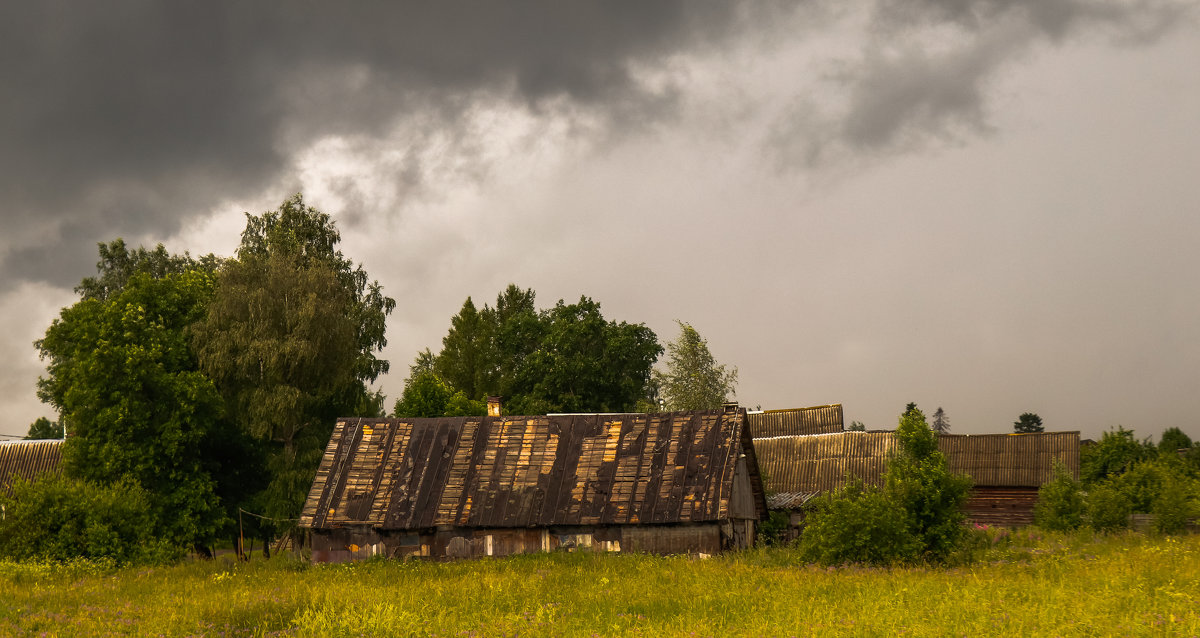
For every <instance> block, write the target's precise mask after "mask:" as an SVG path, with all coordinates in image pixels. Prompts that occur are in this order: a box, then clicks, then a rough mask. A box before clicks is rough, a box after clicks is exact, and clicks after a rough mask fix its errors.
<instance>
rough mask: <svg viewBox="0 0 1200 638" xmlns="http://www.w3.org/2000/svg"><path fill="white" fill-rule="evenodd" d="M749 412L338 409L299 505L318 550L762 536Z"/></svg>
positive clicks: (536, 546)
mask: <svg viewBox="0 0 1200 638" xmlns="http://www.w3.org/2000/svg"><path fill="white" fill-rule="evenodd" d="M766 511H767V510H766V501H765V499H764V496H763V489H762V482H761V479H760V477H759V473H758V464H757V462H756V460H755V456H754V448H753V446H752V445H751V443H750V433H749V430H748V429H747V427H746V411H745V410H744V409H740V408H737V407H736V406H729V407H727V408H725V409H723V410H713V411H702V412H675V413H667V414H577V415H569V414H568V415H549V416H486V417H453V418H449V417H448V418H433V419H413V418H392V419H360V418H353V419H341V420H339V421H338V422H337V424H336V427H335V429H334V432H333V436H332V438H331V439H330V441H329V446H328V447H327V449H326V451H325V456H324V458H323V459H322V460H321V465H320V468H319V470H318V472H317V476H316V480H315V481H314V483H313V487H312V490H311V492H310V493H309V496H308V500H307V502H306V503H305V506H304V510H303V512H302V514H301V518H300V525H301V526H302V527H304V528H307V529H308V530H310V535H311V543H312V557H313V560H314V561H317V562H325V561H346V560H355V559H361V558H366V557H369V556H374V555H380V554H382V555H384V556H389V557H407V556H429V557H434V558H457V557H472V556H503V555H507V554H518V553H528V552H539V551H551V550H555V549H570V548H574V547H590V548H592V549H594V550H598V551H634V552H639V551H641V552H656V553H683V552H690V553H702V554H712V553H716V552H719V551H721V550H726V549H736V548H744V547H749V546H751V545H753V543H754V538H755V534H756V532H757V525H758V522H759V520H761V519H762V518H763V517H764V516H765V515H766Z"/></svg>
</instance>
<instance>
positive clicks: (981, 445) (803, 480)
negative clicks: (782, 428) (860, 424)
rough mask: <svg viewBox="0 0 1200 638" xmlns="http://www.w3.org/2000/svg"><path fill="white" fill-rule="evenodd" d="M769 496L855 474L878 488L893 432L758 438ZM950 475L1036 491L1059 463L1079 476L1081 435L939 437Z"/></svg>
mask: <svg viewBox="0 0 1200 638" xmlns="http://www.w3.org/2000/svg"><path fill="white" fill-rule="evenodd" d="M754 448H755V451H756V452H757V453H758V462H759V467H760V468H761V469H762V473H763V480H764V483H765V484H766V488H767V491H768V492H773V493H802V494H816V493H820V492H825V491H828V490H832V489H834V488H836V487H840V486H841V485H843V484H844V483H845V478H846V476H847V475H848V474H849V475H853V476H857V477H859V478H861V479H863V481H864V482H866V483H868V484H874V485H878V484H879V483H880V481H881V477H882V476H883V473H884V470H885V469H886V468H885V466H886V462H887V459H888V457H889V456H890V455H892V454H894V453H895V451H896V437H895V434H894V433H892V432H842V433H838V434H823V435H816V436H790V437H788V436H784V437H774V438H766V439H757V438H756V439H755V440H754ZM938 448H939V449H940V450H941V451H942V452H943V453H944V454H945V455H946V461H947V464H948V465H949V467H950V470H951V471H953V472H956V473H961V474H967V475H968V476H970V477H971V478H972V479H974V481H975V484H976V485H978V486H997V487H999V486H1005V487H1036V486H1039V485H1041V484H1042V483H1045V482H1046V481H1048V480H1050V477H1051V474H1052V466H1053V461H1054V460H1055V459H1058V460H1060V461H1062V462H1063V464H1064V465H1065V466H1066V467H1067V469H1068V470H1070V471H1071V472H1072V473H1073V474H1074V475H1076V476H1078V475H1079V433H1078V432H1044V433H1037V434H973V435H959V434H954V435H941V436H939V437H938Z"/></svg>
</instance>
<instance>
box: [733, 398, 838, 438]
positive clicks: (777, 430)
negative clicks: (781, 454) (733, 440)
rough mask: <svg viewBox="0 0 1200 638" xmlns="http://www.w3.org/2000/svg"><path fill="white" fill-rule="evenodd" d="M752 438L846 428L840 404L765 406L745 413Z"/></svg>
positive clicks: (824, 432) (818, 432) (830, 431)
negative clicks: (798, 406) (783, 408)
mask: <svg viewBox="0 0 1200 638" xmlns="http://www.w3.org/2000/svg"><path fill="white" fill-rule="evenodd" d="M747 418H748V419H749V421H750V433H751V435H752V436H753V438H756V439H761V438H765V437H771V436H801V435H805V434H833V433H835V432H841V431H843V430H845V429H846V428H845V424H844V422H843V421H842V404H840V403H834V404H832V405H817V406H813V407H811V408H793V409H788V410H765V411H763V412H750V413H749V414H747Z"/></svg>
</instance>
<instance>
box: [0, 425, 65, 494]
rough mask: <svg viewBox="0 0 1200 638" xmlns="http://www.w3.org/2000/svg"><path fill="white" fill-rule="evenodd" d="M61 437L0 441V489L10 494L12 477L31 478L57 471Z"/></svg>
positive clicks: (60, 453)
mask: <svg viewBox="0 0 1200 638" xmlns="http://www.w3.org/2000/svg"><path fill="white" fill-rule="evenodd" d="M62 443H63V442H62V439H47V440H36V441H8V442H3V443H0V491H3V492H4V494H5V495H6V496H11V495H12V484H13V477H14V476H16V477H20V478H23V479H32V478H33V477H35V476H37V475H39V474H44V473H46V472H55V473H57V472H58V471H59V469H58V468H59V465H60V463H61V461H62Z"/></svg>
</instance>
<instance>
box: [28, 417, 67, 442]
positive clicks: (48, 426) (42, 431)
mask: <svg viewBox="0 0 1200 638" xmlns="http://www.w3.org/2000/svg"><path fill="white" fill-rule="evenodd" d="M25 438H26V439H28V440H38V439H61V438H63V425H62V422H61V421H51V420H50V419H47V418H46V417H44V416H39V417H38V418H37V419H36V420H34V422H33V423H31V424H29V433H28V434H26V435H25Z"/></svg>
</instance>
